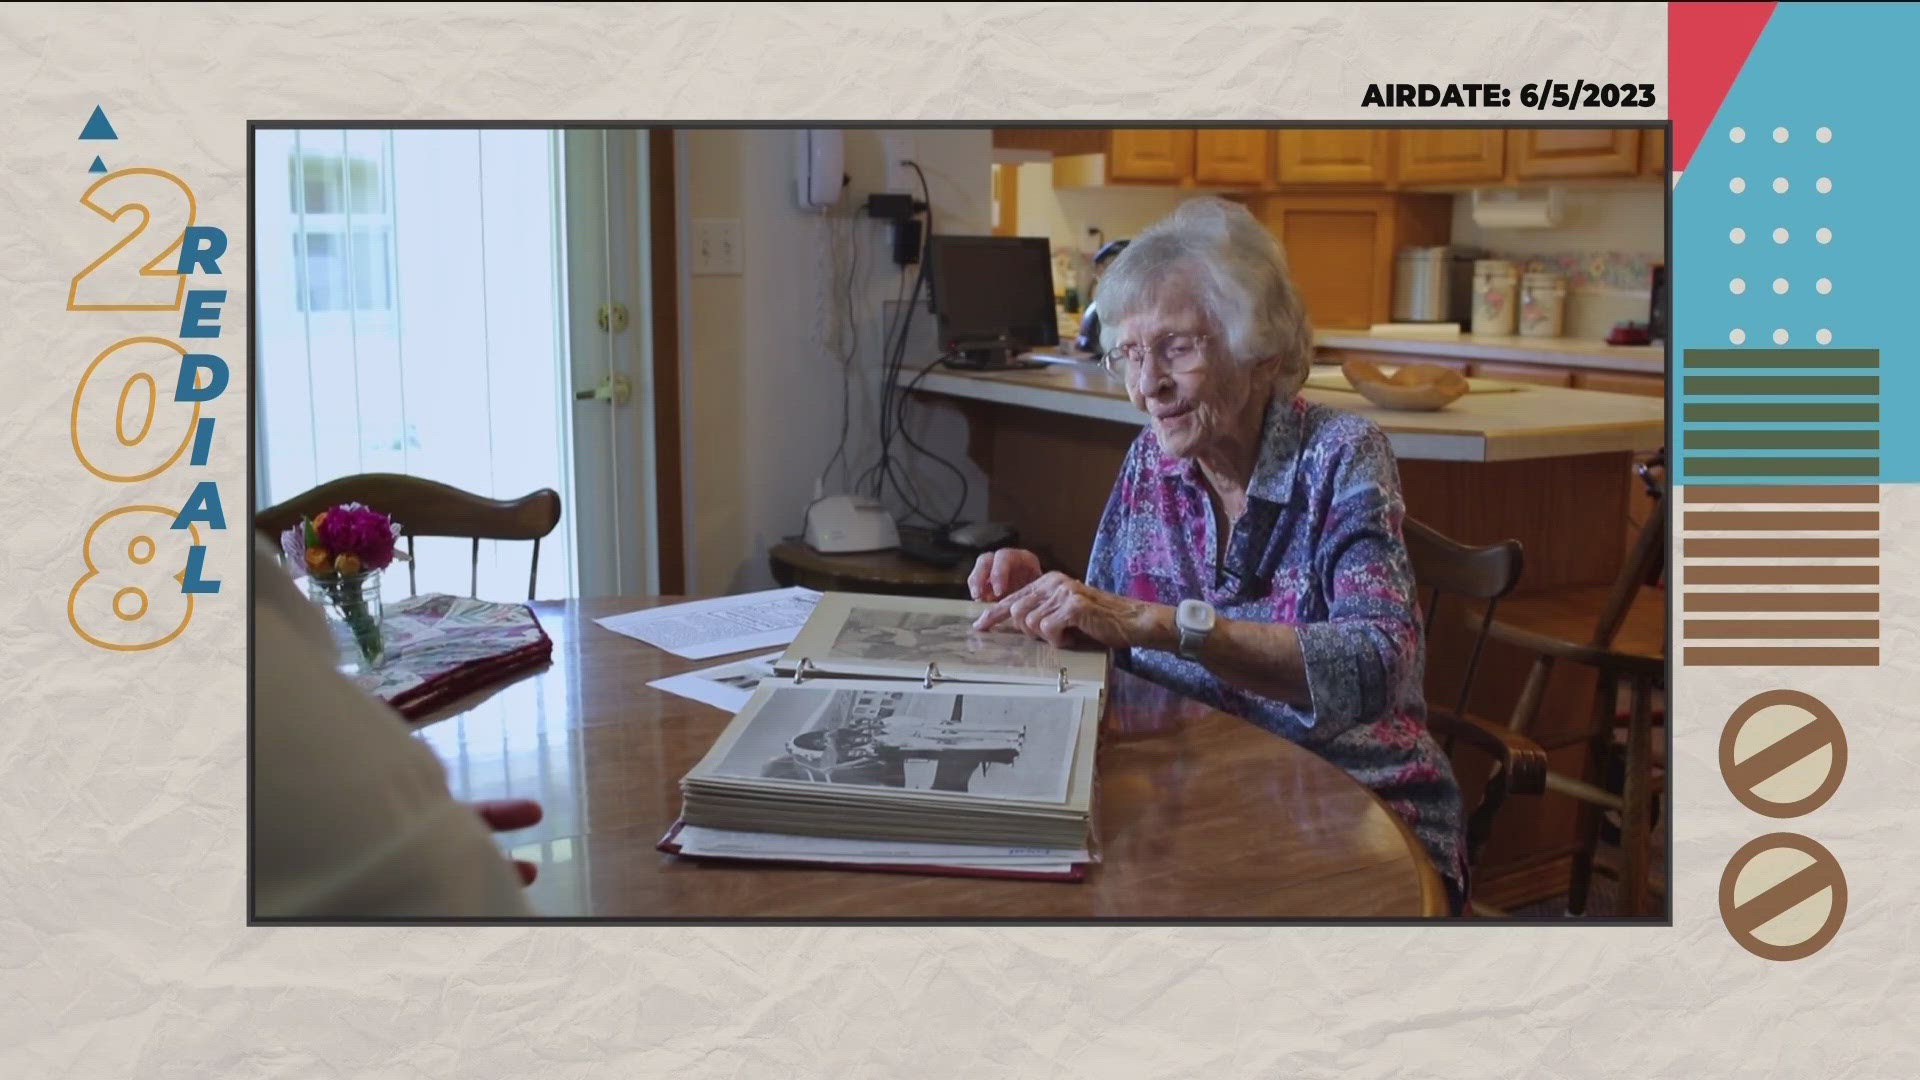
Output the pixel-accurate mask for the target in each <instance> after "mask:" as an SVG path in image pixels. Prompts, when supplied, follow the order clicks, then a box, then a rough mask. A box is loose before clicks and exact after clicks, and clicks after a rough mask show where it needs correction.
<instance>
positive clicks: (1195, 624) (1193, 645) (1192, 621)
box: [1173, 600, 1214, 660]
mask: <svg viewBox="0 0 1920 1080" xmlns="http://www.w3.org/2000/svg"><path fill="white" fill-rule="evenodd" d="M1213 622H1214V615H1213V605H1212V604H1209V603H1207V602H1206V601H1205V600H1182V601H1180V606H1179V607H1178V608H1175V609H1174V613H1173V625H1174V626H1175V627H1177V628H1178V629H1179V631H1180V656H1181V657H1182V658H1183V659H1187V660H1198V659H1200V650H1201V649H1202V648H1203V647H1205V645H1206V643H1207V635H1208V634H1210V633H1212V632H1213Z"/></svg>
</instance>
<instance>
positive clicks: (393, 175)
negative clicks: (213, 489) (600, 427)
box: [254, 130, 575, 599]
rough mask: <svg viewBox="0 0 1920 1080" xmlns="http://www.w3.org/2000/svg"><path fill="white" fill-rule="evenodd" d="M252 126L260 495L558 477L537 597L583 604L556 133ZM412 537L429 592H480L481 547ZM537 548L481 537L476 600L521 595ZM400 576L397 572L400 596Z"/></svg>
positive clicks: (492, 491) (511, 492)
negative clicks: (374, 484) (360, 477)
mask: <svg viewBox="0 0 1920 1080" xmlns="http://www.w3.org/2000/svg"><path fill="white" fill-rule="evenodd" d="M255 137H256V140H257V141H256V144H255V182H254V226H255V230H256V238H255V243H254V259H255V281H256V292H255V296H254V325H255V327H256V331H255V333H256V335H257V336H256V347H255V364H256V367H255V378H256V379H257V380H258V383H257V388H256V398H255V400H256V405H257V410H258V411H257V414H256V416H255V422H256V425H257V431H258V433H259V438H258V453H259V486H260V490H259V491H258V492H256V497H257V498H258V500H259V504H260V505H262V506H268V505H272V504H273V503H277V502H280V501H283V500H285V499H288V498H290V497H292V496H294V495H297V494H299V493H301V492H303V491H306V490H307V489H309V488H311V487H314V486H315V485H317V484H320V483H323V482H325V481H327V480H331V479H334V478H336V477H340V476H346V475H349V474H353V473H365V472H394V473H405V474H407V475H410V476H418V477H422V478H425V479H430V480H437V481H440V482H442V483H446V484H451V485H453V486H455V487H458V488H463V489H465V490H467V491H471V492H475V493H477V494H481V495H486V496H490V497H493V498H517V497H519V496H521V495H525V494H527V493H529V492H532V491H535V490H538V489H540V488H543V487H550V488H553V489H554V490H556V491H559V492H561V494H562V499H561V505H562V508H563V516H562V520H561V522H560V526H559V527H558V528H557V529H555V531H554V533H553V534H552V535H550V536H549V537H548V538H547V539H546V540H545V541H544V542H543V543H542V544H541V550H540V567H539V581H538V584H537V588H536V592H537V594H538V595H539V596H541V597H543V598H546V597H560V596H567V595H571V594H572V593H573V592H574V588H573V585H574V581H575V572H574V571H575V568H574V565H573V551H574V542H573V533H574V529H573V513H572V509H571V507H570V506H569V503H570V500H569V499H568V498H567V497H566V495H567V493H568V492H569V491H570V490H571V488H570V485H569V483H568V477H567V471H568V466H567V462H568V458H569V440H570V431H569V426H568V415H567V413H568V410H569V409H570V408H571V399H570V397H569V395H568V392H567V385H568V383H569V381H570V380H569V377H568V372H567V331H566V326H565V319H564V312H565V310H566V308H565V302H564V296H565V282H564V274H563V268H564V266H565V256H564V251H563V250H562V245H563V243H564V239H563V237H564V229H563V228H562V225H561V223H562V207H561V202H562V199H561V183H560V176H559V143H558V135H557V133H556V132H551V131H474V130H466V131H455V130H449V131H425V130H408V131H374V130H351V131H340V130H332V131H326V130H299V131H258V132H256V136H255ZM375 509H379V510H383V511H388V512H392V511H393V510H395V509H397V508H392V507H376V508H375ZM415 548H416V553H417V555H418V562H417V566H416V570H417V572H418V574H419V589H420V591H421V592H451V593H456V594H460V595H464V594H466V593H467V591H468V588H469V573H470V571H469V565H470V560H471V547H470V544H469V542H468V541H463V540H452V539H443V540H435V539H422V540H418V541H416V543H415ZM531 557H532V546H531V545H530V544H527V543H498V544H495V543H488V544H483V545H482V549H481V564H480V571H479V574H480V582H479V594H480V595H481V596H482V597H485V598H489V599H513V598H518V597H524V596H525V595H526V581H527V572H528V565H529V560H530V559H531ZM405 578H406V574H405V571H404V569H402V568H400V567H399V565H398V564H396V567H395V569H394V570H393V571H390V572H389V574H388V581H387V585H388V595H389V596H394V595H402V594H404V592H405V588H406V582H405Z"/></svg>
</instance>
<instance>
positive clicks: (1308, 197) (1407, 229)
mask: <svg viewBox="0 0 1920 1080" xmlns="http://www.w3.org/2000/svg"><path fill="white" fill-rule="evenodd" d="M1248 208H1249V209H1251V210H1252V211H1253V214H1254V216H1255V217H1257V218H1259V219H1260V221H1261V223H1262V224H1264V225H1266V227H1267V229H1268V230H1269V231H1270V232H1272V233H1273V235H1274V237H1275V238H1276V239H1278V240H1279V241H1280V246H1281V247H1282V248H1283V249H1284V250H1285V251H1286V255H1287V264H1288V270H1289V271H1290V272H1291V274H1292V276H1293V281H1294V285H1295V287H1297V288H1298V289H1299V290H1300V299H1301V302H1302V303H1303V304H1304V305H1305V306H1306V309H1307V317H1308V319H1309V320H1311V321H1312V323H1313V325H1314V326H1316V327H1322V328H1327V329H1333V328H1341V329H1347V328H1364V327H1368V326H1371V325H1373V324H1374V323H1382V322H1387V321H1388V320H1389V319H1390V318H1391V317H1392V314H1393V257H1394V253H1395V252H1397V251H1398V250H1399V249H1400V248H1402V247H1408V246H1426V245H1432V244H1444V243H1446V242H1447V234H1448V230H1449V229H1450V228H1451V227H1452V224H1453V200H1452V199H1451V197H1449V196H1445V195H1390V194H1385V193H1381V194H1364V195H1363V194H1307V193H1280V194H1276V195H1269V196H1265V197H1262V198H1258V199H1254V200H1251V201H1250V202H1249V203H1248Z"/></svg>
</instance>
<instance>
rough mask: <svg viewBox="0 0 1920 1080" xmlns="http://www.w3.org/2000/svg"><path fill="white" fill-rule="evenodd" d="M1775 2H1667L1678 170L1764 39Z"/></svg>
mask: <svg viewBox="0 0 1920 1080" xmlns="http://www.w3.org/2000/svg"><path fill="white" fill-rule="evenodd" d="M1773 8H1774V5H1772V4H1668V5H1667V94H1668V95H1669V97H1668V100H1669V101H1670V102H1672V104H1670V105H1669V106H1668V107H1667V116H1668V117H1670V118H1671V119H1672V120H1673V165H1672V169H1673V171H1674V172H1680V171H1681V170H1683V169H1685V168H1686V167H1687V162H1688V161H1689V160H1691V159H1692V158H1693V152H1694V150H1695V149H1696V148H1698V147H1699V145H1700V140H1701V139H1703V138H1705V137H1706V134H1707V127H1708V125H1710V124H1712V123H1713V117H1714V114H1715V113H1717V112H1719V111H1720V103H1721V102H1723V101H1725V100H1727V91H1728V90H1730V89H1732V87H1733V80H1734V79H1735V78H1737V77H1739V75H1740V69H1741V67H1743V66H1745V64H1746V62H1747V54H1749V53H1751V52H1752V51H1753V43H1754V42H1756V41H1758V40H1759V39H1760V31H1761V30H1764V29H1765V28H1766V25H1767V20H1768V19H1769V18H1771V17H1772V16H1773Z"/></svg>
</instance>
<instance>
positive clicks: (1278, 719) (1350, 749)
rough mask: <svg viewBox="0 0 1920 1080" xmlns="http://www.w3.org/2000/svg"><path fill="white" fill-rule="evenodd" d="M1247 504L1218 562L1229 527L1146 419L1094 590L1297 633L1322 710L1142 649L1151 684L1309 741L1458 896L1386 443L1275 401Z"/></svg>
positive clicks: (1189, 465) (1093, 563) (1298, 402)
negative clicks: (1201, 608) (1202, 605)
mask: <svg viewBox="0 0 1920 1080" xmlns="http://www.w3.org/2000/svg"><path fill="white" fill-rule="evenodd" d="M1264 425H1265V426H1264V430H1263V432H1262V434H1261V437H1260V449H1259V457H1258V460H1257V461H1256V463H1255V465H1254V470H1253V477H1252V480H1251V482H1250V483H1249V484H1248V485H1247V508H1246V511H1245V512H1244V513H1243V514H1242V515H1241V517H1240V520H1239V521H1237V522H1235V523H1234V524H1233V528H1232V532H1231V533H1230V534H1229V536H1228V537H1227V543H1226V545H1225V556H1224V560H1223V562H1222V564H1221V565H1215V562H1216V560H1215V552H1217V551H1220V550H1221V546H1220V545H1219V544H1217V543H1216V537H1217V535H1218V533H1217V532H1216V530H1217V529H1218V528H1219V527H1220V524H1219V522H1217V521H1216V520H1215V517H1214V513H1213V508H1212V503H1211V501H1210V500H1209V499H1208V497H1207V491H1206V488H1205V487H1204V486H1203V483H1204V482H1203V481H1202V479H1201V475H1200V471H1199V465H1198V464H1197V463H1195V462H1192V461H1186V460H1181V459H1178V458H1170V457H1167V456H1166V455H1164V454H1162V453H1161V451H1160V445H1159V440H1157V439H1156V438H1155V437H1154V435H1153V429H1152V428H1151V427H1149V428H1148V429H1147V430H1146V431H1143V432H1142V433H1141V435H1140V438H1139V439H1137V440H1135V442H1134V444H1133V447H1132V448H1131V449H1130V450H1129V451H1128V452H1127V458H1126V461H1125V463H1124V464H1123V465H1122V466H1121V468H1120V478H1119V480H1118V481H1117V482H1116V483H1115V484H1114V488H1113V494H1112V496H1111V497H1110V498H1109V499H1108V501H1107V508H1106V512H1105V514H1104V515H1103V516H1102V518H1101V521H1100V530H1099V533H1098V535H1097V536H1096V537H1095V539H1094V544H1093V554H1092V557H1091V559H1090V560H1089V562H1090V565H1089V566H1088V569H1087V579H1086V580H1087V584H1089V585H1091V586H1093V587H1094V588H1096V589H1102V590H1104V591H1106V592H1110V593H1115V594H1118V595H1121V596H1127V597H1132V598H1134V599H1138V600H1145V601H1148V602H1151V603H1156V604H1166V605H1169V606H1172V605H1177V604H1179V603H1180V601H1182V600H1186V599H1202V600H1205V601H1207V602H1208V603H1210V604H1212V605H1213V606H1214V608H1215V610H1217V611H1218V612H1219V613H1220V616H1221V617H1222V618H1226V619H1237V620H1246V621H1257V622H1266V623H1290V624H1293V625H1294V626H1295V627H1296V628H1297V630H1298V633H1299V637H1300V649H1301V652H1302V653H1303V654H1304V657H1305V661H1306V674H1307V686H1308V692H1309V695H1310V698H1311V701H1312V706H1311V707H1310V708H1307V709H1301V708H1298V707H1296V706H1292V705H1288V704H1285V703H1283V702H1280V701H1276V700H1273V699H1271V698H1265V697H1260V696H1257V695H1254V694H1250V693H1247V692H1245V691H1241V690H1238V689H1235V688H1234V687H1231V686H1228V685H1227V684H1225V683H1224V682H1222V681H1221V680H1220V679H1219V678H1217V677H1216V676H1214V675H1213V674H1212V673H1211V672H1209V671H1207V669H1206V668H1204V667H1202V666H1201V665H1199V664H1197V663H1194V662H1191V661H1188V660H1183V659H1181V658H1180V657H1178V656H1176V655H1174V654H1172V653H1166V652H1158V651H1152V650H1147V649H1134V650H1132V652H1131V656H1130V658H1128V659H1130V661H1131V663H1130V666H1131V667H1132V669H1133V671H1134V672H1135V673H1137V674H1139V675H1141V676H1142V677H1145V678H1148V679H1151V680H1152V681H1154V682H1157V683H1160V684H1162V685H1164V686H1167V687H1170V688H1172V689H1174V690H1177V691H1179V692H1181V693H1183V694H1185V695H1187V696H1188V697H1191V698H1194V699H1196V700H1199V701H1203V702H1205V703H1207V704H1208V705H1211V706H1213V707H1215V708H1217V709H1220V710H1221V711H1223V712H1228V713H1232V714H1234V715H1236V716H1241V717H1244V718H1246V719H1248V720H1251V721H1252V722H1254V723H1256V724H1259V725H1260V726H1261V727H1264V728H1267V729H1268V730H1271V731H1274V732H1277V733H1278V734H1280V735H1283V736H1285V737H1286V738H1288V739H1291V740H1293V741H1294V742H1296V743H1299V744H1300V745H1302V746H1305V747H1308V748H1309V749H1312V750H1313V751H1315V752H1316V753H1318V754H1320V756H1322V757H1324V758H1326V759H1327V760H1328V761H1330V762H1332V763H1333V764H1335V765H1337V766H1339V767H1340V768H1342V769H1344V770H1346V771H1347V772H1348V773H1349V774H1350V775H1352V776H1353V778H1354V779H1356V780H1358V781H1359V782H1360V783H1362V784H1364V785H1366V786H1367V787H1369V788H1371V789H1372V790H1373V791H1374V792H1376V793H1377V794H1378V795H1379V796H1380V797H1381V799H1382V800H1384V801H1385V802H1386V803H1387V805H1388V806H1390V807H1392V808H1393V810H1394V811H1395V812H1396V813H1398V814H1399V815H1400V816H1401V817H1402V818H1403V819H1404V820H1405V821H1406V823H1407V824H1408V826H1409V827H1410V828H1411V829H1412V830H1413V832H1414V835H1415V836H1416V837H1418V838H1419V840H1420V842H1421V844H1422V845H1424V846H1425V848H1426V849H1427V852H1428V854H1429V855H1431V856H1432V858H1433V862H1434V866H1435V867H1436V868H1437V869H1438V870H1439V871H1440V874H1441V876H1442V877H1443V878H1445V879H1446V880H1447V882H1448V884H1449V886H1450V889H1451V891H1452V892H1453V894H1454V896H1455V898H1456V899H1457V898H1458V897H1460V896H1462V895H1463V894H1464V888H1465V881H1466V856H1465V848H1466V843H1465V825H1464V820H1463V815H1462V811H1461V800H1460V790H1459V787H1458V786H1457V785H1456V783H1455V782H1454V777H1453V770H1452V768H1451V767H1450V766H1449V764H1448V762H1447V758H1446V756H1445V755H1444V754H1443V753H1442V752H1441V750H1440V747H1439V746H1438V745H1437V744H1436V743H1435V742H1434V741H1433V738H1432V737H1431V736H1430V735H1429V734H1428V733H1427V726H1426V706H1425V698H1424V694H1423V691H1422V676H1423V668H1424V660H1425V647H1424V642H1423V640H1422V634H1421V627H1420V619H1419V616H1418V613H1417V612H1416V610H1415V605H1416V599H1415V590H1414V583H1413V571H1412V569H1411V567H1410V566H1409V564H1408V561H1407V552H1406V547H1405V544H1404V542H1403V541H1402V540H1401V535H1400V522H1401V518H1402V517H1403V516H1404V514H1405V508H1404V506H1403V504H1402V502H1401V498H1400V481H1399V474H1398V471H1397V469H1396V467H1395V464H1394V459H1393V452H1392V450H1391V449H1390V448H1389V447H1388V444H1387V437H1386V435H1385V434H1384V433H1382V432H1381V431H1380V429H1379V428H1377V427H1375V426H1374V425H1373V424H1372V423H1370V422H1369V421H1367V420H1365V419H1364V418H1362V417H1359V416H1354V415H1352V414H1349V413H1342V412H1339V411H1337V410H1334V409H1330V408H1327V407H1325V406H1322V405H1310V404H1308V403H1307V402H1305V401H1304V400H1302V399H1299V398H1295V399H1293V400H1291V401H1283V400H1281V399H1280V398H1279V397H1278V396H1276V397H1275V399H1274V402H1273V403H1272V404H1270V405H1269V406H1268V407H1267V413H1266V417H1265V420H1264Z"/></svg>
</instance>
